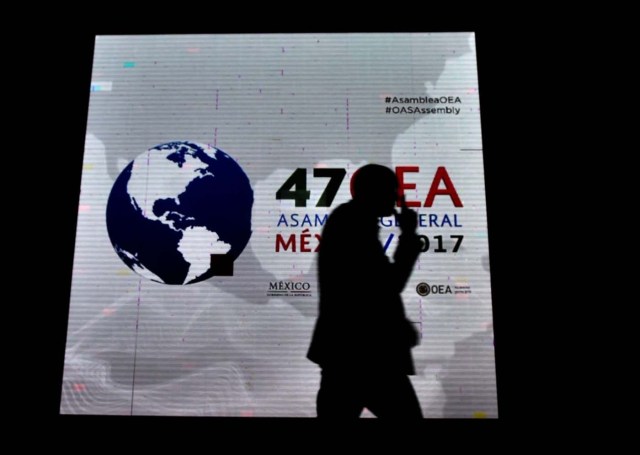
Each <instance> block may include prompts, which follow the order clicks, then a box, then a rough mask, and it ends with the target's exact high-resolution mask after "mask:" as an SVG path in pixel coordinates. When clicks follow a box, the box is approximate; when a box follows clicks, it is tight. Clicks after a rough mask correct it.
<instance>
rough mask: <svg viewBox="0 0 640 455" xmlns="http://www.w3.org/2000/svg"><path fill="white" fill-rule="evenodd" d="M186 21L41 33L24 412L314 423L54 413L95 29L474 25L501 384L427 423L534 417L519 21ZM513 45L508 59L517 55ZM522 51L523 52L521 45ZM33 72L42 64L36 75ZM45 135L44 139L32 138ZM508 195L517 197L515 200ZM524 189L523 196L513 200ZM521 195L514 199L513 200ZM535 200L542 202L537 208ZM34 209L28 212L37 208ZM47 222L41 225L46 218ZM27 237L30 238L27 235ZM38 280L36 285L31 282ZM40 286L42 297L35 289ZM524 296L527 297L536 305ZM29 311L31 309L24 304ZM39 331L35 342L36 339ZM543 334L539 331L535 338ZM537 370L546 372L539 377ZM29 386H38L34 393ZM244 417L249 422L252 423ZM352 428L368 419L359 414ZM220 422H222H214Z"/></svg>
mask: <svg viewBox="0 0 640 455" xmlns="http://www.w3.org/2000/svg"><path fill="white" fill-rule="evenodd" d="M201 22H204V23H193V22H189V23H187V22H183V23H181V24H180V25H178V26H176V25H175V24H172V25H171V26H167V25H166V24H164V25H157V26H154V25H151V26H149V25H147V26H141V25H140V24H139V23H137V24H129V25H124V26H122V25H119V26H115V25H113V24H112V25H109V26H95V27H88V26H83V27H78V28H74V29H71V30H69V29H68V27H67V28H64V29H57V28H56V27H55V26H53V27H52V28H51V29H48V30H47V31H46V32H45V33H46V36H45V35H43V36H42V45H43V46H44V47H42V48H40V49H39V50H38V52H37V53H36V54H34V55H36V56H37V57H34V58H37V61H35V62H32V64H33V66H34V67H35V68H34V69H35V74H31V76H35V78H36V81H38V80H39V81H40V82H41V83H43V81H46V86H47V89H46V91H47V93H46V94H45V95H46V96H45V99H46V101H45V102H44V103H43V102H42V101H40V102H39V103H38V104H37V105H35V103H34V111H35V112H34V113H35V117H36V118H37V119H39V120H38V122H39V124H40V125H42V127H43V130H42V131H43V132H40V133H36V132H35V131H34V132H33V133H32V134H34V136H35V137H34V138H35V139H36V141H38V142H39V141H43V142H46V143H47V144H49V145H48V146H47V148H46V153H43V155H45V156H42V155H40V156H38V161H37V163H31V166H34V167H36V169H35V175H36V179H35V181H34V183H33V184H34V186H35V187H36V188H37V191H39V192H40V194H42V195H43V201H42V203H37V204H35V205H33V206H30V207H32V208H31V209H28V210H27V211H28V212H29V213H27V218H26V219H27V220H28V223H30V224H32V225H36V226H38V231H39V232H41V233H44V232H46V234H41V235H38V236H37V240H36V243H35V245H34V249H35V251H34V252H33V255H35V257H36V258H38V261H37V262H38V263H39V264H41V266H42V267H41V269H42V270H41V271H40V272H39V273H38V280H32V279H30V278H29V277H26V278H27V283H25V285H24V286H26V289H28V290H29V294H30V295H31V294H33V295H34V296H37V297H36V298H35V301H36V305H37V310H38V314H39V315H40V316H41V317H40V318H38V319H39V320H41V321H42V323H43V324H42V327H41V328H38V329H34V330H37V331H38V335H40V336H41V337H42V341H41V342H40V343H39V344H38V346H36V347H35V350H33V351H32V352H31V354H30V355H31V358H32V360H31V361H30V362H29V363H31V364H32V365H31V367H34V365H35V368H34V369H35V372H34V373H25V374H26V375H28V376H30V377H31V378H32V379H35V383H36V384H37V387H36V388H35V390H31V391H30V393H29V395H30V397H29V398H30V399H32V400H34V402H33V404H32V405H30V406H29V412H35V413H36V415H38V416H43V417H45V418H46V419H47V422H51V423H52V424H55V425H62V427H63V428H77V427H78V426H82V427H84V426H90V427H93V428H96V427H104V426H109V427H110V426H117V427H120V426H129V425H138V424H145V425H146V424H148V423H151V424H152V426H153V427H156V425H163V427H164V425H165V424H166V425H168V426H169V427H171V428H173V429H184V430H187V429H190V428H197V429H205V431H208V430H209V429H212V428H222V427H229V428H232V429H238V430H240V431H244V430H246V429H253V428H257V427H261V426H263V425H265V424H266V425H269V426H273V425H275V426H277V427H279V426H280V425H284V426H285V427H286V428H289V426H297V427H300V426H304V427H308V426H312V425H314V421H313V420H310V421H306V422H305V421H295V420H292V419H257V421H256V420H255V419H221V418H158V417H152V418H144V417H105V416H60V415H58V412H59V403H60V387H61V383H62V371H63V362H64V349H65V339H66V326H67V316H68V310H69V292H70V284H71V271H72V264H73V249H74V243H75V225H76V217H77V206H78V198H79V189H80V177H81V169H82V154H83V148H84V141H85V129H86V121H87V109H88V100H89V86H90V80H91V65H92V57H93V38H94V35H96V34H138V33H145V34H148V33H153V34H156V33H158V34H162V33H261V32H310V33H311V32H355V31H357V32H366V31H371V32H379V31H385V32H386V31H388V32H393V31H397V32H412V31H416V32H418V31H429V32H438V31H475V33H476V42H477V52H478V56H477V60H478V78H479V91H480V106H481V121H482V134H483V147H484V153H485V155H484V158H485V183H486V191H487V211H488V226H489V250H490V261H491V285H492V296H493V307H494V331H495V352H496V369H497V385H498V410H499V419H498V421H497V422H496V421H471V420H470V421H454V422H452V421H444V422H438V421H433V420H426V421H424V422H423V423H422V426H423V427H425V431H428V432H429V433H430V432H431V430H433V432H434V433H438V432H439V431H440V429H451V426H452V425H453V426H454V431H457V428H461V427H464V428H470V429H471V430H472V431H473V432H474V433H477V434H481V433H482V432H484V430H485V429H489V428H496V427H497V428H501V427H502V426H503V425H504V422H510V421H515V420H516V419H518V418H520V417H531V416H532V415H536V416H538V415H540V409H539V406H541V404H540V403H538V405H536V396H537V395H538V394H539V392H536V391H535V390H534V389H535V388H536V387H537V384H535V379H534V378H537V377H539V376H540V374H539V372H540V371H543V372H544V368H545V365H544V363H545V362H544V358H536V357H535V356H533V357H532V355H531V350H530V349H525V346H529V347H530V346H531V338H530V334H528V333H527V329H528V328H531V324H532V321H531V317H532V316H530V314H531V313H538V312H544V311H548V308H546V307H544V306H542V307H541V308H538V307H536V306H535V305H536V303H537V302H535V298H533V297H532V294H531V292H532V291H535V289H531V288H530V287H529V279H528V278H526V277H527V274H528V268H527V264H528V263H529V260H528V257H529V256H530V255H531V254H532V251H535V249H536V248H537V246H539V245H536V243H538V244H539V242H540V240H539V239H536V238H533V236H531V235H530V234H525V233H524V232H528V229H530V228H531V224H532V223H535V222H536V221H535V220H536V219H535V216H533V214H532V213H531V212H530V210H529V208H530V207H535V205H533V204H535V201H533V200H532V199H531V195H530V193H529V191H528V190H529V188H528V182H529V181H530V179H529V177H531V176H532V175H531V174H532V173H535V172H536V171H534V170H533V169H536V168H535V167H533V166H532V163H533V162H535V161H536V159H535V158H534V157H533V156H532V154H531V145H530V144H531V142H530V141H528V140H527V137H524V131H523V125H524V124H525V123H526V120H525V119H527V118H529V117H528V116H529V115H530V113H529V110H530V106H531V101H530V92H529V90H528V86H529V85H530V84H531V83H532V80H531V79H528V78H531V77H532V76H531V73H530V72H529V71H528V68H524V71H523V68H522V67H521V66H520V64H521V63H522V56H521V55H518V50H517V49H518V46H517V45H515V46H514V40H516V41H517V39H518V38H519V37H520V35H519V31H518V30H517V29H515V28H506V27H495V26H492V27H489V26H485V25H484V24H481V23H478V22H477V21H476V22H475V23H474V22H473V21H470V22H468V23H465V24H462V23H458V24H455V25H451V24H449V25H447V26H442V25H439V24H427V23H420V21H418V20H417V21H416V22H418V23H416V24H412V25H411V26H408V27H407V26H406V24H404V25H403V24H400V25H402V28H397V29H394V28H391V29H390V28H388V26H387V27H385V26H381V27H373V26H372V27H369V28H364V27H354V26H353V24H351V26H350V27H345V28H335V27H334V28H331V27H327V26H326V25H325V26H320V27H310V28H305V27H290V28H286V27H284V28H278V29H275V30H269V29H267V28H266V27H265V29H260V28H258V29H249V28H242V27H240V28H238V27H235V28H234V29H231V28H229V27H227V28H225V26H224V24H220V23H217V22H216V23H215V25H212V24H207V21H206V20H204V21H201ZM514 52H515V54H516V55H514ZM521 52H522V53H525V54H526V53H527V52H529V50H527V48H526V47H525V46H524V44H523V46H522V51H521ZM38 70H39V71H38ZM40 135H42V136H40ZM514 195H516V196H515V197H514ZM517 195H520V196H517ZM515 201H520V202H515ZM539 204H540V201H538V205H539ZM36 208H37V210H34V209H36ZM47 224H49V226H48V225H47ZM30 243H33V242H32V241H31V242H30ZM38 283H41V284H38ZM40 286H41V288H42V289H45V290H47V292H46V295H42V296H39V294H38V289H37V288H39V287H40ZM532 300H534V301H533V302H532ZM26 309H27V314H29V312H30V307H29V306H27V308H26ZM40 336H39V337H38V338H40ZM537 336H542V335H537ZM542 376H546V375H545V374H542ZM34 392H35V393H34ZM249 420H251V421H249ZM360 425H376V424H375V423H368V422H363V423H362V424H360ZM220 426H222V427H220ZM427 439H428V438H427Z"/></svg>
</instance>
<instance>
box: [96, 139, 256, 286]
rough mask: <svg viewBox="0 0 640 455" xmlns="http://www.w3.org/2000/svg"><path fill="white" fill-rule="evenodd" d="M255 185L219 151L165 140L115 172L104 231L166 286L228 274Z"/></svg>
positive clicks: (246, 226)
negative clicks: (118, 173)
mask: <svg viewBox="0 0 640 455" xmlns="http://www.w3.org/2000/svg"><path fill="white" fill-rule="evenodd" d="M252 206H253V190H252V188H251V184H250V182H249V178H248V177H247V175H246V174H245V172H244V171H243V169H242V168H241V167H240V165H239V164H238V163H237V162H236V161H235V160H234V159H233V158H231V156H229V155H228V154H227V153H225V152H223V151H222V150H220V149H218V148H216V147H212V146H210V145H201V144H196V143H194V142H186V141H184V142H169V143H166V144H160V145H157V146H155V147H153V148H151V149H149V150H147V151H146V152H145V153H143V154H142V155H140V156H138V157H137V158H136V159H135V160H133V161H132V162H131V163H129V165H128V166H127V167H125V169H124V170H123V171H122V173H121V174H120V175H119V176H118V178H117V179H116V181H115V183H114V184H113V188H112V189H111V194H110V195H109V201H108V203H107V230H108V232H109V238H110V240H111V243H112V245H113V247H114V249H115V251H116V253H117V254H118V256H119V257H120V259H122V261H123V262H124V263H125V264H127V266H128V267H129V268H131V269H132V270H133V271H135V272H136V273H138V274H140V275H141V276H143V277H145V278H148V279H150V280H153V281H156V282H159V283H165V284H191V283H197V282H199V281H203V280H206V279H208V278H211V277H212V276H215V275H231V274H233V261H234V260H235V259H236V258H237V257H238V256H240V254H241V253H242V251H243V250H244V248H245V247H246V245H247V243H248V242H249V238H250V237H251V208H252Z"/></svg>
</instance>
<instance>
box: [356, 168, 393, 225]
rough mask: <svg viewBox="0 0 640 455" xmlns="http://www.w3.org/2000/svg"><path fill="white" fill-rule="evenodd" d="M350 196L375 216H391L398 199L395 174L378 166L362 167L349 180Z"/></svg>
mask: <svg viewBox="0 0 640 455" xmlns="http://www.w3.org/2000/svg"><path fill="white" fill-rule="evenodd" d="M351 195H352V196H353V199H354V201H356V202H358V203H359V204H361V205H362V206H364V207H366V208H367V209H368V210H369V211H371V213H372V214H374V215H375V216H390V215H393V213H394V208H395V203H396V199H397V197H398V179H397V178H396V174H395V173H394V172H393V171H392V170H391V169H389V168H388V167H385V166H381V165H379V164H367V165H365V166H362V167H361V168H360V169H358V170H357V171H356V173H355V175H354V176H353V178H352V180H351Z"/></svg>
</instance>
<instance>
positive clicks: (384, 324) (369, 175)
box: [307, 164, 422, 418]
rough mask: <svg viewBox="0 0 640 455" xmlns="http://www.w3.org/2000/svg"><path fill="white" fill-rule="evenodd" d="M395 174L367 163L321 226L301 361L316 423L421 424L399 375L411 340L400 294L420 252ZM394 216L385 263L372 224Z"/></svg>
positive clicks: (408, 366)
mask: <svg viewBox="0 0 640 455" xmlns="http://www.w3.org/2000/svg"><path fill="white" fill-rule="evenodd" d="M397 191H398V182H397V179H396V175H395V173H394V172H393V171H392V170H391V169H389V168H387V167H384V166H380V165H377V164H369V165H366V166H363V167H362V168H360V169H359V170H358V171H357V173H356V174H355V176H354V177H353V180H352V187H351V192H352V195H353V199H352V200H351V201H349V202H347V203H345V204H342V205H340V206H339V207H338V208H336V209H335V210H334V212H333V213H332V214H331V216H330V217H329V219H328V220H327V222H326V224H325V227H324V230H323V233H322V241H321V244H320V251H319V255H318V279H319V286H320V308H319V314H318V319H317V321H316V326H315V329H314V333H313V338H312V340H311V345H310V347H309V351H308V353H307V357H308V358H309V359H310V360H311V361H313V362H315V363H317V364H318V365H320V367H321V368H322V379H321V382H320V390H319V391H318V397H317V413H318V417H338V418H356V417H359V416H360V414H361V413H362V410H363V409H364V408H365V407H366V408H367V409H369V410H370V411H371V412H372V413H373V414H375V415H376V416H377V417H381V418H384V417H396V418H421V417H422V411H421V409H420V404H419V402H418V399H417V397H416V394H415V391H414V389H413V386H412V385H411V382H410V380H409V377H408V376H407V375H412V374H415V371H414V366H413V359H412V357H411V348H412V347H413V346H415V345H416V344H417V343H418V334H417V332H416V330H415V328H414V326H413V324H412V323H411V322H410V321H409V320H408V319H407V318H406V316H405V311H404V306H403V303H402V300H401V298H400V293H401V292H402V289H403V288H404V286H405V284H406V282H407V280H408V279H409V276H410V275H411V271H412V269H413V265H414V263H415V261H416V259H417V257H418V254H419V252H420V240H419V238H418V236H417V235H416V228H417V214H416V212H415V211H413V210H410V209H408V208H407V207H406V206H404V203H403V204H402V205H403V207H402V211H401V212H400V213H395V210H394V206H395V202H396V200H397V197H398V192H397ZM394 213H395V215H396V218H397V220H398V224H399V226H400V229H401V231H402V233H401V235H400V240H399V243H398V246H397V248H396V251H395V253H394V260H393V262H391V261H389V259H388V258H387V256H386V255H385V252H384V249H383V247H382V244H381V243H380V240H379V239H378V231H379V227H378V218H379V217H381V216H390V215H392V214H394Z"/></svg>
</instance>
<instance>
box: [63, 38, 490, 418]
mask: <svg viewBox="0 0 640 455" xmlns="http://www.w3.org/2000/svg"><path fill="white" fill-rule="evenodd" d="M90 90H91V94H90V101H89V111H88V121H87V130H86V142H85V150H84V158H83V168H82V183H81V191H80V203H79V207H78V221H77V231H76V245H75V253H74V263H73V277H72V289H71V300H70V308H69V321H68V333H67V342H66V351H65V363H64V378H63V385H62V397H61V405H60V412H61V413H62V414H115V415H168V416H182V415H185V416H238V417H240V416H244V417H263V416H270V417H273V416H275V417H279V416H283V417H285V416H287V417H314V416H315V415H316V409H315V404H316V394H317V391H318V387H319V381H320V369H319V367H318V366H317V365H316V364H314V363H312V362H311V361H309V360H308V359H307V358H306V353H307V349H308V347H309V342H310V340H311V335H312V332H313V328H314V324H315V320H316V317H317V312H318V279H317V255H318V253H317V251H318V248H319V247H320V245H321V243H322V240H321V239H322V229H323V226H324V225H325V223H326V221H327V216H328V215H329V214H330V213H331V212H332V211H333V210H334V209H335V208H336V207H338V206H339V205H340V204H342V203H344V202H347V201H349V200H350V199H351V190H350V182H351V179H352V177H353V175H354V173H355V172H356V171H357V170H358V169H359V168H360V167H361V166H363V165H365V164H367V163H378V164H382V165H385V166H388V167H390V168H391V169H393V170H394V171H395V172H396V174H397V177H398V180H399V182H400V188H399V191H400V192H401V193H402V194H404V196H405V198H406V201H407V204H408V206H409V207H411V208H413V209H414V210H416V211H417V212H418V215H419V218H418V221H419V226H418V234H419V235H420V239H421V253H420V255H419V258H418V261H417V263H416V265H415V267H414V269H413V272H412V275H411V277H410V279H409V281H408V283H407V285H406V287H405V288H404V290H403V292H402V299H403V301H404V306H405V311H406V315H407V317H408V318H409V320H410V321H411V322H412V323H413V324H414V326H415V328H416V330H417V331H418V333H419V334H420V338H421V339H420V344H419V345H418V346H417V347H415V348H414V349H413V357H414V361H415V367H416V375H414V376H411V377H410V378H411V381H412V383H413V386H414V388H415V390H416V392H417V395H418V399H419V401H420V405H421V407H422V411H423V414H424V416H425V417H428V418H441V417H455V418H484V417H488V418H495V417H497V415H498V412H497V398H496V375H495V361H494V341H493V339H494V338H493V324H492V320H493V317H492V302H491V289H490V269H489V246H488V236H487V219H486V203H485V187H484V172H483V150H482V138H481V131H480V105H479V97H478V79H477V65H476V52H475V37H474V34H473V33H434V34H429V33H402V34H265V35H257V34H255V35H252V34H246V35H138V36H113V35H112V36H97V37H96V40H95V49H94V61H93V69H92V81H91V87H90ZM379 227H380V229H379V240H380V243H381V245H382V247H383V248H384V250H385V252H386V254H387V255H388V256H389V257H390V258H392V257H393V252H394V250H395V248H396V246H397V244H398V236H399V230H398V228H397V226H396V223H395V219H394V218H393V217H389V218H381V219H380V220H379ZM344 254H345V255H348V254H349V251H348V250H347V251H345V252H344ZM353 274H354V277H356V276H358V277H359V275H358V270H353ZM357 283H358V286H360V287H361V288H360V289H359V295H360V296H361V298H362V299H364V300H366V299H367V298H371V297H372V296H375V295H376V292H377V291H376V289H377V286H379V285H380V283H377V282H375V281H374V280H372V281H367V280H366V279H365V280H362V277H359V279H358V280H357ZM365 320H366V318H363V321H365ZM363 323H364V322H363ZM363 416H371V413H369V412H368V411H365V413H364V414H363Z"/></svg>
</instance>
